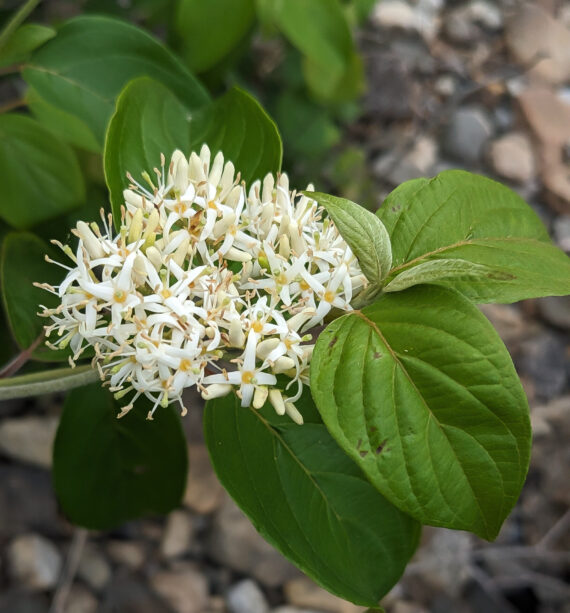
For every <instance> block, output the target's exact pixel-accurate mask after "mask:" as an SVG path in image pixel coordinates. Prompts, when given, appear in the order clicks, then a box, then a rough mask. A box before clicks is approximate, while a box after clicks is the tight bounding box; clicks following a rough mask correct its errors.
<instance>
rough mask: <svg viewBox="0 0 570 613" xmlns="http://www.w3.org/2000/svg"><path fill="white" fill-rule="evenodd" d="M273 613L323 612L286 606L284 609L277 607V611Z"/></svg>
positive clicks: (272, 610) (274, 610)
mask: <svg viewBox="0 0 570 613" xmlns="http://www.w3.org/2000/svg"><path fill="white" fill-rule="evenodd" d="M271 613H322V612H321V611H315V610H314V609H299V607H290V606H289V605H284V606H282V607H277V608H276V609H271Z"/></svg>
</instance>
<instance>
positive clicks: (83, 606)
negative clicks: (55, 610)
mask: <svg viewBox="0 0 570 613" xmlns="http://www.w3.org/2000/svg"><path fill="white" fill-rule="evenodd" d="M98 608H99V603H98V602H97V598H95V596H93V594H92V593H91V592H90V591H89V590H87V589H85V588H84V587H81V586H80V585H77V584H75V585H73V587H72V588H71V591H70V592H69V596H68V597H67V602H66V606H65V613H96V612H97V609H98Z"/></svg>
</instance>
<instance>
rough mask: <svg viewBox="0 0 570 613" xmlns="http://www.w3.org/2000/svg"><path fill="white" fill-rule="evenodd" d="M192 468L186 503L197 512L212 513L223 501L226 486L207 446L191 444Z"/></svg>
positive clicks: (189, 472)
mask: <svg viewBox="0 0 570 613" xmlns="http://www.w3.org/2000/svg"><path fill="white" fill-rule="evenodd" d="M189 455H190V468H189V471H188V483H187V485H186V493H185V494H184V504H185V505H186V506H187V507H188V508H190V509H192V510H193V511H196V512H197V513H212V512H213V511H215V510H216V509H217V508H218V507H219V506H220V505H221V503H222V501H223V498H224V488H223V487H222V486H221V484H220V482H219V480H218V477H216V473H215V472H214V469H213V468H212V463H211V462H210V456H209V454H208V450H207V449H206V446H205V445H203V444H200V443H196V444H192V443H191V444H190V448H189Z"/></svg>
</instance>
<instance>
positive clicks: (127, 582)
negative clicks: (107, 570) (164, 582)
mask: <svg viewBox="0 0 570 613" xmlns="http://www.w3.org/2000/svg"><path fill="white" fill-rule="evenodd" d="M119 612H120V613H173V609H171V608H170V607H169V606H167V605H166V604H165V603H164V602H163V601H162V600H161V599H160V598H158V596H156V595H155V594H154V593H153V592H151V591H150V590H149V588H148V587H147V585H146V581H145V582H139V581H138V580H136V579H134V578H133V577H130V576H128V575H125V573H117V575H115V576H114V577H113V581H112V583H111V585H110V586H109V587H108V588H107V590H105V600H104V602H103V603H102V605H101V607H100V610H99V611H98V612H97V613H119Z"/></svg>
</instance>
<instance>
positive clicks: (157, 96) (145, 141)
mask: <svg viewBox="0 0 570 613" xmlns="http://www.w3.org/2000/svg"><path fill="white" fill-rule="evenodd" d="M175 149H181V150H182V151H184V152H188V153H189V152H190V127H189V112H188V111H187V110H186V109H185V108H184V106H183V105H182V104H181V103H180V102H179V101H178V99H177V98H176V97H175V96H174V94H172V93H171V92H170V91H169V90H168V89H167V88H166V87H165V86H164V85H162V84H160V83H158V82H156V81H153V80H152V79H149V78H148V77H141V78H139V79H135V80H134V81H131V82H130V83H129V84H128V85H127V86H126V87H125V89H124V90H123V91H122V92H121V95H120V96H119V99H118V100H117V110H116V111H115V114H114V115H113V117H112V118H111V122H110V124H109V130H108V132H107V138H106V141H105V152H104V165H105V178H106V181H107V187H108V188H109V192H110V196H111V205H112V208H113V215H114V218H115V223H117V222H118V221H119V220H120V215H121V206H122V205H123V204H124V199H123V190H124V189H126V188H127V187H128V185H129V181H128V179H127V176H126V173H127V171H129V172H130V173H131V174H132V175H133V177H134V178H135V179H138V178H139V177H140V174H141V172H143V171H147V172H151V171H152V169H153V168H155V167H156V166H158V165H159V164H160V154H161V153H162V154H164V155H165V156H167V157H168V156H170V155H171V154H172V153H173V152H174V150H175Z"/></svg>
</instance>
